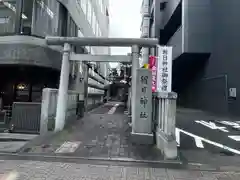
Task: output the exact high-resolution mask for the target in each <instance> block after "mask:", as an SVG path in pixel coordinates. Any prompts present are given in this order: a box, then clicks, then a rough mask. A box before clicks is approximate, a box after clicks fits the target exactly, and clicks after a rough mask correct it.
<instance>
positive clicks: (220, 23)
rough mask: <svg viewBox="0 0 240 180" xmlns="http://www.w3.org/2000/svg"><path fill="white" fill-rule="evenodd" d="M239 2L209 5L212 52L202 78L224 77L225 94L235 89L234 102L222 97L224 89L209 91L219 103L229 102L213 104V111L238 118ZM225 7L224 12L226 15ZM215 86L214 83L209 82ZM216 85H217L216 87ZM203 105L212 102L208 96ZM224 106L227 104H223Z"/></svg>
mask: <svg viewBox="0 0 240 180" xmlns="http://www.w3.org/2000/svg"><path fill="white" fill-rule="evenodd" d="M239 5H240V1H238V0H231V1H227V0H221V1H218V0H212V2H211V17H212V28H213V33H212V36H211V39H212V43H213V46H212V52H211V56H210V59H209V62H208V64H207V66H206V69H205V77H209V78H210V77H216V76H219V75H226V80H225V81H227V82H225V83H226V85H227V91H228V88H237V99H236V100H229V99H228V94H227V93H225V94H222V93H221V92H224V91H225V87H221V88H219V89H215V91H212V93H214V94H218V98H219V99H223V98H224V96H225V99H227V100H228V101H227V102H226V101H225V103H214V105H215V107H218V108H219V109H222V108H224V107H225V108H227V111H228V113H230V114H234V115H240V111H239V107H240V100H239V98H238V97H239V96H240V92H239V89H240V83H239V80H238V77H239V76H240V74H239V67H240V61H239V55H240V54H239V52H240V51H239V39H240V33H239V32H240V22H239V21H238V17H240V11H239V8H238V7H239ZM226 7H227V9H228V10H227V11H226ZM212 82H213V83H214V81H212ZM215 84H217V83H215ZM200 89H203V90H205V91H206V90H208V91H211V86H210V85H207V86H205V87H200ZM204 100H205V104H208V103H210V102H211V96H205V97H204ZM226 103H227V104H226Z"/></svg>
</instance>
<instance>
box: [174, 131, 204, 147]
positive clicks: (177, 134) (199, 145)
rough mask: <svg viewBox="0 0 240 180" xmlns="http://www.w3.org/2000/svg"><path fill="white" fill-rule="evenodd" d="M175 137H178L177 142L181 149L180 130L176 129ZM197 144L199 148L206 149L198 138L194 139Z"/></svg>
mask: <svg viewBox="0 0 240 180" xmlns="http://www.w3.org/2000/svg"><path fill="white" fill-rule="evenodd" d="M175 135H176V142H177V146H178V147H180V142H181V141H180V130H179V129H178V128H176V129H175ZM193 138H194V141H195V144H196V146H197V147H198V148H204V145H203V143H202V140H201V139H199V138H197V137H193Z"/></svg>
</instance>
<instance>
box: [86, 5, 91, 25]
mask: <svg viewBox="0 0 240 180" xmlns="http://www.w3.org/2000/svg"><path fill="white" fill-rule="evenodd" d="M87 20H88V22H89V24H90V25H91V24H92V3H91V2H90V1H88V10H87Z"/></svg>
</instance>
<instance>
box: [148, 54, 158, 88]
mask: <svg viewBox="0 0 240 180" xmlns="http://www.w3.org/2000/svg"><path fill="white" fill-rule="evenodd" d="M156 61H157V58H156V56H150V57H149V69H151V71H152V92H156V90H157V62H156Z"/></svg>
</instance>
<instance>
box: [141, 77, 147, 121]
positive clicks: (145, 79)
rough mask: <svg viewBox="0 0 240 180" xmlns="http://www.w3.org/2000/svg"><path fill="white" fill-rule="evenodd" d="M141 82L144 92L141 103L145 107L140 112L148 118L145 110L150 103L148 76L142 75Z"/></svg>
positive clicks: (143, 117) (142, 117) (142, 91)
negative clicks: (147, 94)
mask: <svg viewBox="0 0 240 180" xmlns="http://www.w3.org/2000/svg"><path fill="white" fill-rule="evenodd" d="M140 82H141V93H142V96H141V98H140V104H141V105H142V107H143V111H141V112H140V118H141V119H146V118H148V113H147V112H145V110H146V109H145V108H146V106H147V104H148V98H147V96H146V93H147V86H148V76H141V78H140Z"/></svg>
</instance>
